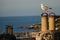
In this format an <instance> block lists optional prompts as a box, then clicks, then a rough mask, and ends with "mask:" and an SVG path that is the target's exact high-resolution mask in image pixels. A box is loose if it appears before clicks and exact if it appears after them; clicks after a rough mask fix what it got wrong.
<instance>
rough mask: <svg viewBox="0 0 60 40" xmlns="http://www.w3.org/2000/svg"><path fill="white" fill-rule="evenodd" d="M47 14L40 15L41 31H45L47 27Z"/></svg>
mask: <svg viewBox="0 0 60 40" xmlns="http://www.w3.org/2000/svg"><path fill="white" fill-rule="evenodd" d="M47 18H48V14H47V13H42V14H41V31H47V26H48V20H47Z"/></svg>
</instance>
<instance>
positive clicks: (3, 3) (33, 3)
mask: <svg viewBox="0 0 60 40" xmlns="http://www.w3.org/2000/svg"><path fill="white" fill-rule="evenodd" d="M41 3H44V4H46V5H47V6H49V7H51V8H52V10H49V11H50V12H54V13H56V14H57V15H60V0H0V17H5V16H39V15H40V14H41V13H42V12H43V11H42V10H41V8H40V4H41Z"/></svg>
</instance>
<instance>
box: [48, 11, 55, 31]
mask: <svg viewBox="0 0 60 40" xmlns="http://www.w3.org/2000/svg"><path fill="white" fill-rule="evenodd" d="M54 16H55V13H53V12H51V13H50V14H49V30H54V24H55V23H54Z"/></svg>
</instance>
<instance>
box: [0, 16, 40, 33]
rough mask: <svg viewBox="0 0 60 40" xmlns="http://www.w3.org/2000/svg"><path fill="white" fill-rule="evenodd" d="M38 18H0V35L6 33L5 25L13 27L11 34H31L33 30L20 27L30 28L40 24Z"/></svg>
mask: <svg viewBox="0 0 60 40" xmlns="http://www.w3.org/2000/svg"><path fill="white" fill-rule="evenodd" d="M40 19H41V17H40V16H11V17H0V33H4V32H5V31H6V25H12V26H13V32H14V33H16V32H32V31H34V30H33V29H21V28H19V27H21V26H30V25H33V24H36V23H40V22H41V20H40Z"/></svg>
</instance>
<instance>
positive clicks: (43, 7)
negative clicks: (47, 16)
mask: <svg viewBox="0 0 60 40" xmlns="http://www.w3.org/2000/svg"><path fill="white" fill-rule="evenodd" d="M41 9H42V10H43V11H47V10H48V9H52V8H49V7H48V6H46V5H45V4H43V3H41Z"/></svg>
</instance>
